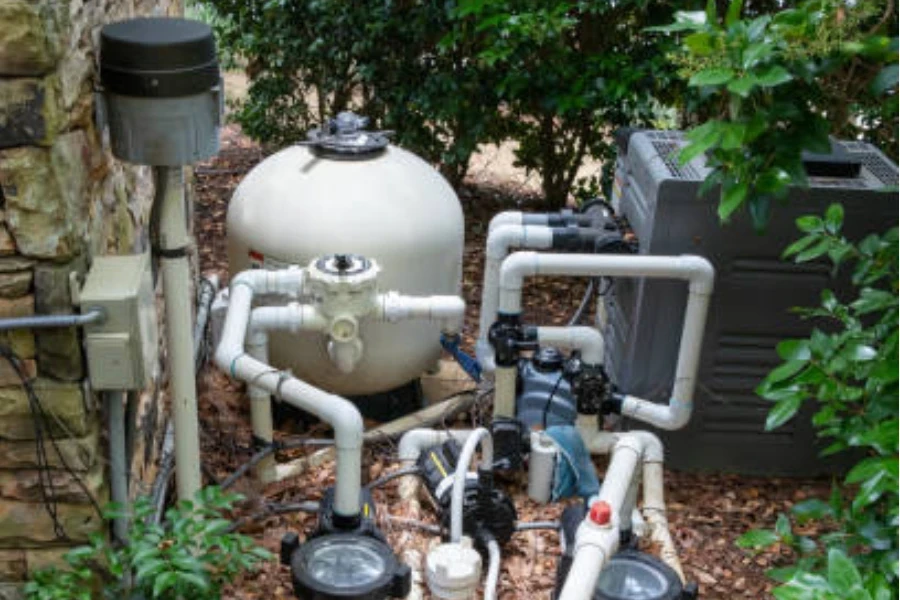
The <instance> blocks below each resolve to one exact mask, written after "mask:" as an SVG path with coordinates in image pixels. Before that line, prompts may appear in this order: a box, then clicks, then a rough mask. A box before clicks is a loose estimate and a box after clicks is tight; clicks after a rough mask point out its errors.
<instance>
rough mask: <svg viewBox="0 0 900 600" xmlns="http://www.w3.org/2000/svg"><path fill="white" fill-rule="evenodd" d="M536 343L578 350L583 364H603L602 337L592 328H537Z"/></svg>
mask: <svg viewBox="0 0 900 600" xmlns="http://www.w3.org/2000/svg"><path fill="white" fill-rule="evenodd" d="M537 341H538V343H539V344H541V345H548V346H559V347H561V348H568V349H570V350H578V351H580V352H581V360H582V361H583V362H584V363H585V364H588V365H602V364H603V335H602V334H601V333H600V331H599V330H597V329H594V328H593V327H584V326H573V327H538V328H537Z"/></svg>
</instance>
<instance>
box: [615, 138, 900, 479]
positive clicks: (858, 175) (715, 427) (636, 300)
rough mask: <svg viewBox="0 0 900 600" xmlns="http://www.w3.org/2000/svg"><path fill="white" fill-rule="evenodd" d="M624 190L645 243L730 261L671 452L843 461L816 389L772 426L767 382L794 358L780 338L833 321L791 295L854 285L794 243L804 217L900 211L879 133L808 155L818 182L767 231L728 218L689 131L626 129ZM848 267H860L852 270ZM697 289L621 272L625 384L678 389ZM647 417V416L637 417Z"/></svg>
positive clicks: (693, 465)
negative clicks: (806, 312)
mask: <svg viewBox="0 0 900 600" xmlns="http://www.w3.org/2000/svg"><path fill="white" fill-rule="evenodd" d="M617 142H618V144H619V152H618V159H617V162H616V176H615V184H614V189H613V196H612V198H611V200H612V202H613V204H614V206H615V208H616V211H617V212H618V213H619V214H620V215H623V216H625V217H626V218H627V219H628V222H629V223H630V225H631V227H632V229H633V230H634V232H635V234H636V236H637V238H638V241H639V244H640V250H639V252H640V253H641V254H652V255H679V254H697V255H700V256H703V257H705V258H706V259H708V260H709V261H710V262H711V263H712V264H713V266H714V267H715V269H716V281H715V291H714V292H713V296H712V299H711V302H710V308H709V314H708V319H707V325H706V332H705V335H704V339H703V349H702V356H701V363H700V370H699V373H698V382H697V389H696V392H695V394H694V412H693V415H692V417H691V421H690V422H689V423H688V425H687V426H686V427H685V428H684V429H682V430H679V431H674V432H661V435H662V437H663V439H664V441H665V443H666V448H667V450H668V453H667V456H666V462H667V464H670V465H672V466H674V467H676V468H682V469H692V470H716V471H731V472H741V473H753V474H770V475H774V474H783V475H813V474H816V473H823V472H831V471H835V470H841V469H842V468H844V466H845V465H842V464H841V461H840V460H838V459H836V458H829V459H827V460H823V459H822V458H820V457H819V452H820V450H821V449H822V445H821V443H822V441H821V440H818V439H817V437H816V434H815V430H814V429H813V428H812V425H811V421H810V417H811V414H812V412H813V409H814V406H813V405H812V404H811V403H810V404H809V405H807V406H806V407H804V408H803V410H802V411H801V413H800V414H799V415H798V416H797V418H795V419H793V420H791V421H790V422H788V423H786V424H785V425H783V426H782V427H779V428H778V429H776V430H775V431H772V432H765V430H764V425H765V419H766V415H767V413H768V411H769V409H770V408H771V407H772V403H771V402H768V401H766V400H762V399H760V398H759V397H758V396H757V395H756V392H755V389H756V387H757V385H758V384H759V383H760V381H762V379H763V378H764V377H765V376H766V374H768V373H769V371H771V370H772V369H773V368H774V367H776V366H777V365H778V364H780V362H781V361H780V360H779V358H778V355H777V353H776V351H775V347H776V345H777V344H778V342H779V341H780V340H783V339H788V338H805V337H808V336H809V334H810V331H811V330H812V328H813V327H814V326H816V325H819V326H821V325H822V324H821V323H816V322H814V321H811V320H808V319H803V318H802V317H801V316H800V315H798V314H797V313H796V312H793V311H792V310H791V309H792V308H794V307H797V306H818V305H819V302H820V297H821V293H822V291H823V290H825V289H831V290H832V291H834V292H835V294H837V295H838V297H840V298H845V299H846V298H848V297H849V296H848V295H849V294H851V293H853V289H852V287H851V286H850V285H849V281H848V279H849V278H848V277H846V274H845V276H842V277H838V278H833V277H832V276H831V264H830V263H829V262H827V261H814V262H810V263H803V264H796V263H794V262H792V261H790V260H783V259H782V258H781V254H782V252H783V251H784V249H785V248H786V247H787V246H788V245H789V244H790V243H791V242H793V241H794V240H796V239H798V238H799V237H800V236H801V233H800V232H799V231H798V230H797V227H796V224H795V221H796V219H797V218H798V217H800V216H803V215H809V214H817V215H822V214H824V212H825V210H826V208H827V207H828V206H829V205H830V204H832V203H835V202H839V203H841V204H842V205H843V206H844V210H845V218H844V229H843V233H844V235H845V236H847V238H848V239H851V240H861V239H863V238H864V237H866V236H867V235H869V234H871V233H884V232H885V231H886V230H887V229H888V228H889V227H891V226H892V225H894V226H895V225H896V224H897V191H896V186H897V179H898V177H897V166H896V165H895V164H893V163H892V162H891V161H890V160H888V159H887V158H886V157H885V156H884V154H882V153H881V152H879V151H878V150H877V149H876V148H875V147H874V146H871V145H869V144H866V143H862V142H856V141H835V142H833V143H832V153H831V154H829V155H808V156H804V162H805V166H806V170H807V173H808V175H809V187H808V188H799V187H798V188H792V189H791V190H790V192H789V195H788V198H787V200H786V201H785V202H784V203H779V202H777V201H776V202H773V204H772V211H771V217H770V219H769V223H768V225H767V228H766V230H765V232H764V233H761V234H760V233H757V232H756V231H754V230H753V227H752V224H751V223H750V219H749V215H748V214H747V213H746V211H741V212H740V214H737V215H735V216H734V217H733V218H732V220H731V222H730V223H728V224H722V223H720V222H719V219H718V215H717V214H716V207H717V204H718V195H719V192H718V190H717V189H716V190H713V191H712V192H711V193H710V194H708V195H706V196H703V197H700V196H698V191H699V188H700V184H701V183H702V182H703V180H704V179H705V177H706V175H707V173H708V172H709V169H708V168H707V167H706V165H705V161H704V158H703V157H702V156H700V157H697V158H695V159H694V160H692V161H691V162H690V163H688V164H686V165H681V164H680V163H679V161H678V152H679V150H680V149H681V148H682V147H684V146H685V145H686V141H685V140H684V138H683V135H682V134H681V133H680V132H676V131H631V132H626V133H624V134H622V135H617ZM845 271H846V270H845ZM686 297H687V285H686V284H685V283H684V282H678V281H667V280H651V279H625V278H620V279H617V280H616V282H615V285H614V286H613V288H612V290H611V292H610V293H609V294H607V295H606V296H604V298H603V300H602V302H603V306H602V308H603V309H604V310H603V311H599V312H605V314H606V322H605V324H604V325H602V326H603V332H604V340H605V344H606V368H607V372H608V373H609V374H610V376H611V378H612V380H613V382H614V383H615V384H616V385H617V386H618V387H619V389H620V390H622V391H623V392H626V393H629V394H634V395H637V396H641V397H644V398H647V399H649V400H654V401H658V402H668V395H669V393H670V391H671V389H672V380H673V377H674V374H675V363H676V360H677V356H678V343H679V339H680V336H681V326H682V322H683V312H684V306H685V302H686ZM633 426H635V427H640V424H639V423H635V424H633Z"/></svg>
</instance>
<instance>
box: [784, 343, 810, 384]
mask: <svg viewBox="0 0 900 600" xmlns="http://www.w3.org/2000/svg"><path fill="white" fill-rule="evenodd" d="M775 350H776V351H777V352H778V356H779V357H780V358H781V359H782V360H786V361H791V360H796V361H808V360H809V359H810V358H811V357H812V352H810V349H809V341H808V340H782V341H780V342H778V345H777V346H776V347H775ZM776 381H780V380H778V379H776Z"/></svg>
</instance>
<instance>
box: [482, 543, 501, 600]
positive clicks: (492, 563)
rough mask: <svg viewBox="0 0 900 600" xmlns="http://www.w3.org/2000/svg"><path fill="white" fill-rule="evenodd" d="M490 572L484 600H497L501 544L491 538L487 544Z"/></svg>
mask: <svg viewBox="0 0 900 600" xmlns="http://www.w3.org/2000/svg"><path fill="white" fill-rule="evenodd" d="M487 551H488V572H487V577H485V579H484V600H496V598H497V583H498V582H499V581H500V544H498V543H497V540H495V539H493V538H491V539H490V540H488V543H487Z"/></svg>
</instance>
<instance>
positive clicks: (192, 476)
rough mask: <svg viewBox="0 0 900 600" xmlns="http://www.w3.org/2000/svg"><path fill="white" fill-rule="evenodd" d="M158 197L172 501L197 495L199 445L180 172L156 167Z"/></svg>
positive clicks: (182, 183) (191, 300) (186, 240)
mask: <svg viewBox="0 0 900 600" xmlns="http://www.w3.org/2000/svg"><path fill="white" fill-rule="evenodd" d="M155 174H156V184H157V186H159V189H158V192H161V194H160V195H161V196H162V197H161V199H160V198H158V200H157V201H161V202H162V206H161V207H160V231H159V244H160V249H159V256H160V263H161V271H162V280H163V291H164V297H165V307H166V343H167V346H168V367H169V391H170V393H169V395H170V397H171V402H172V415H173V420H174V422H175V479H176V482H177V489H178V497H179V498H184V499H187V498H191V497H192V496H193V495H194V494H196V493H197V491H198V490H199V489H200V483H201V479H200V439H199V433H198V423H197V387H196V379H195V377H196V374H195V372H194V340H193V337H192V332H193V330H194V324H193V322H192V315H191V306H193V304H194V302H193V298H192V297H191V293H190V288H191V269H190V263H189V262H188V256H187V249H188V246H189V244H190V236H189V235H188V229H187V216H186V213H185V205H184V178H183V173H182V168H181V167H180V166H178V167H156V168H155Z"/></svg>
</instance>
